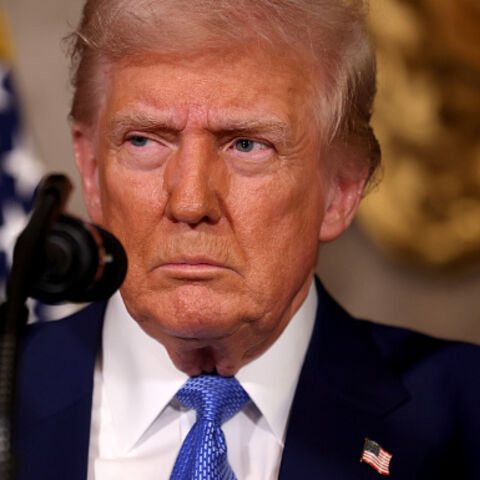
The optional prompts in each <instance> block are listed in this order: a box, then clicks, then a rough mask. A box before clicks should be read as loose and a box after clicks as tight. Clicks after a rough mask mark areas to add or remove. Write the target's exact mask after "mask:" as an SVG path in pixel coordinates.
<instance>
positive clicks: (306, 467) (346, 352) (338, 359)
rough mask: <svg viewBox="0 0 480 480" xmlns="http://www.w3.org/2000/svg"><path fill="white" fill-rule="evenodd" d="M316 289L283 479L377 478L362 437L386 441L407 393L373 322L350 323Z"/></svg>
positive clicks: (350, 321) (337, 307)
mask: <svg viewBox="0 0 480 480" xmlns="http://www.w3.org/2000/svg"><path fill="white" fill-rule="evenodd" d="M317 290H318V292H319V308H318V311H317V319H316V323H315V329H314V332H313V335H312V339H311V342H310V346H309V349H308V352H307V355H306V358H305V362H304V366H303V369H302V373H301V376H300V379H299V384H298V387H297V392H296V395H295V399H294V402H293V405H292V410H291V414H290V422H289V426H288V431H287V436H286V444H285V449H284V453H283V457H282V464H281V469H280V476H279V478H280V479H281V480H288V479H296V478H302V480H308V479H312V480H313V479H319V478H327V479H328V480H337V479H338V480H347V479H351V478H356V479H375V478H376V479H377V480H378V478H379V474H378V473H377V472H376V471H375V470H373V469H372V468H370V467H368V466H366V465H365V464H361V463H360V457H361V454H362V449H363V444H364V439H365V437H370V438H372V439H374V440H375V439H377V441H379V442H381V439H382V438H385V434H384V432H383V425H384V422H383V419H384V418H385V416H386V415H388V414H389V413H390V412H392V411H394V410H395V409H396V408H397V407H399V406H400V405H402V404H403V403H405V402H406V401H407V400H408V399H409V394H408V392H407V391H406V390H405V388H404V387H403V385H402V384H401V382H400V381H399V380H398V379H397V378H396V377H395V376H394V375H393V374H392V373H391V372H390V371H389V369H388V368H387V366H386V365H385V361H384V360H383V359H382V357H381V355H380V353H379V352H378V348H377V346H376V345H375V343H374V341H373V339H372V338H371V336H370V334H369V331H368V324H367V323H366V322H361V321H356V320H354V319H352V318H351V317H350V316H349V315H348V314H347V313H346V312H345V311H344V310H343V309H342V308H341V307H340V306H338V305H337V304H336V303H335V302H334V300H333V299H332V298H331V297H330V296H329V295H328V294H327V293H326V292H325V290H324V289H323V287H322V286H321V285H320V283H319V282H317ZM384 447H385V448H387V446H384ZM387 449H388V448H387Z"/></svg>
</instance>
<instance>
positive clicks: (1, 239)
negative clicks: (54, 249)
mask: <svg viewBox="0 0 480 480" xmlns="http://www.w3.org/2000/svg"><path fill="white" fill-rule="evenodd" d="M8 45H9V39H8V37H7V32H6V28H5V23H4V17H3V14H2V11H1V10H0V47H1V48H0V301H3V300H4V299H5V287H6V279H7V274H8V271H9V268H10V267H11V264H12V254H13V247H14V245H15V241H16V238H17V236H18V234H19V233H20V232H21V231H22V230H23V228H24V226H25V225H26V223H27V221H28V212H29V211H30V209H31V207H32V203H33V194H34V191H35V187H36V185H37V184H38V182H39V181H40V179H41V177H42V174H43V168H42V165H41V164H40V162H38V161H37V160H36V159H35V158H34V156H33V154H32V153H31V149H30V147H29V146H28V145H27V143H26V138H25V135H24V133H23V128H22V122H21V115H20V106H19V100H18V96H17V95H16V92H15V88H14V81H13V75H12V68H11V58H10V55H9V52H8V48H7V47H8ZM30 310H31V311H36V312H37V314H38V315H40V310H41V307H40V306H39V305H38V304H37V303H33V302H32V304H31V305H30ZM34 316H35V315H34Z"/></svg>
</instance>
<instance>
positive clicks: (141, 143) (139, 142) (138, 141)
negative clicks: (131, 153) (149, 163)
mask: <svg viewBox="0 0 480 480" xmlns="http://www.w3.org/2000/svg"><path fill="white" fill-rule="evenodd" d="M128 141H129V142H130V143H131V144H132V145H133V146H134V147H145V146H146V145H147V143H148V142H149V141H150V139H148V138H147V137H142V136H141V135H135V136H133V137H130V138H129V139H128Z"/></svg>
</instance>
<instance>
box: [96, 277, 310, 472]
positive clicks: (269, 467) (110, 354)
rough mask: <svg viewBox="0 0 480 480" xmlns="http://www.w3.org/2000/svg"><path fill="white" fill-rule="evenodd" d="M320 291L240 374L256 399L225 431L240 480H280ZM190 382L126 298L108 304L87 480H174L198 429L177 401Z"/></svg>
mask: <svg viewBox="0 0 480 480" xmlns="http://www.w3.org/2000/svg"><path fill="white" fill-rule="evenodd" d="M317 301H318V299H317V292H316V289H315V285H314V283H313V282H312V285H311V287H310V291H309V294H308V296H307V298H306V300H305V301H304V302H303V304H302V306H301V307H300V309H299V310H298V311H297V312H296V314H295V315H294V317H293V318H292V320H291V321H290V323H289V324H288V325H287V327H286V328H285V330H284V331H283V333H282V335H281V336H280V337H279V338H278V339H277V341H276V342H275V343H274V344H273V345H272V346H271V347H270V348H269V349H268V350H267V351H266V352H265V353H263V354H262V355H261V356H260V357H258V358H257V359H255V360H253V361H251V362H250V363H248V364H247V365H245V366H244V367H242V368H241V369H240V371H239V372H238V373H237V375H236V378H237V379H238V381H239V382H240V384H241V385H242V386H243V388H244V389H245V390H246V392H247V393H248V395H249V396H250V399H251V402H248V403H247V404H246V405H245V406H244V407H243V408H242V410H240V412H239V413H238V414H237V415H235V416H234V417H233V418H231V419H230V420H228V421H227V422H226V423H225V424H224V425H223V427H222V430H223V431H224V433H225V437H226V441H227V448H228V458H229V462H230V465H231V466H232V468H233V471H234V472H235V474H236V476H237V478H238V479H239V480H275V479H277V478H278V471H279V467H280V460H281V456H282V451H283V446H284V439H285V432H286V426H287V421H288V415H289V411H290V407H291V404H292V401H293V396H294V392H295V388H296V386H297V382H298V378H299V374H300V370H301V367H302V364H303V359H304V357H305V353H306V351H307V348H308V343H309V340H310V337H311V333H312V330H313V324H314V321H315V314H316V309H317ZM187 379H188V376H187V375H185V374H184V373H183V372H181V371H179V370H177V369H176V368H175V366H174V365H173V363H172V362H171V361H170V358H169V356H168V354H167V352H166V350H165V348H164V347H163V345H162V344H160V343H159V342H158V341H156V340H154V339H153V338H151V337H150V336H148V335H147V334H145V333H144V332H143V330H142V329H141V328H140V327H139V326H138V324H137V323H136V322H135V321H134V320H133V319H132V318H131V317H130V315H129V314H128V312H127V310H126V308H125V306H124V304H123V301H122V298H121V296H120V294H119V293H117V294H115V295H114V296H113V297H112V299H111V300H110V301H109V303H108V306H107V310H106V314H105V324H104V330H103V344H102V351H101V354H100V355H99V358H98V360H97V364H96V367H95V377H94V389H93V406H92V423H91V431H90V449H89V461H88V480H132V479H140V480H168V479H169V477H170V472H171V471H172V468H173V465H174V463H175V460H176V457H177V454H178V452H179V450H180V447H181V444H182V442H183V440H184V439H185V437H186V436H187V434H188V432H189V430H190V428H191V427H192V425H193V424H194V423H195V411H193V410H186V409H185V408H183V407H182V406H181V405H180V403H179V402H178V400H177V399H176V398H175V394H176V393H177V391H178V390H179V389H180V387H181V386H182V385H183V384H184V383H185V381H186V380H187Z"/></svg>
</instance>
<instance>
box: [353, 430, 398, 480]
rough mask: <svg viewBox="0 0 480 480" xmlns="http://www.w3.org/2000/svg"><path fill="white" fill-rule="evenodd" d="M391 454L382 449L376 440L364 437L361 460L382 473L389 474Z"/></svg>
mask: <svg viewBox="0 0 480 480" xmlns="http://www.w3.org/2000/svg"><path fill="white" fill-rule="evenodd" d="M391 459H392V455H391V454H390V453H388V452H387V451H386V450H384V449H383V448H382V447H381V446H380V445H379V444H378V443H377V442H374V441H373V440H370V439H369V438H366V439H365V443H364V445H363V453H362V458H361V459H360V461H361V462H365V463H368V464H369V465H371V466H372V467H373V468H374V469H375V470H376V471H377V472H379V473H381V474H382V475H390V460H391Z"/></svg>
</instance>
